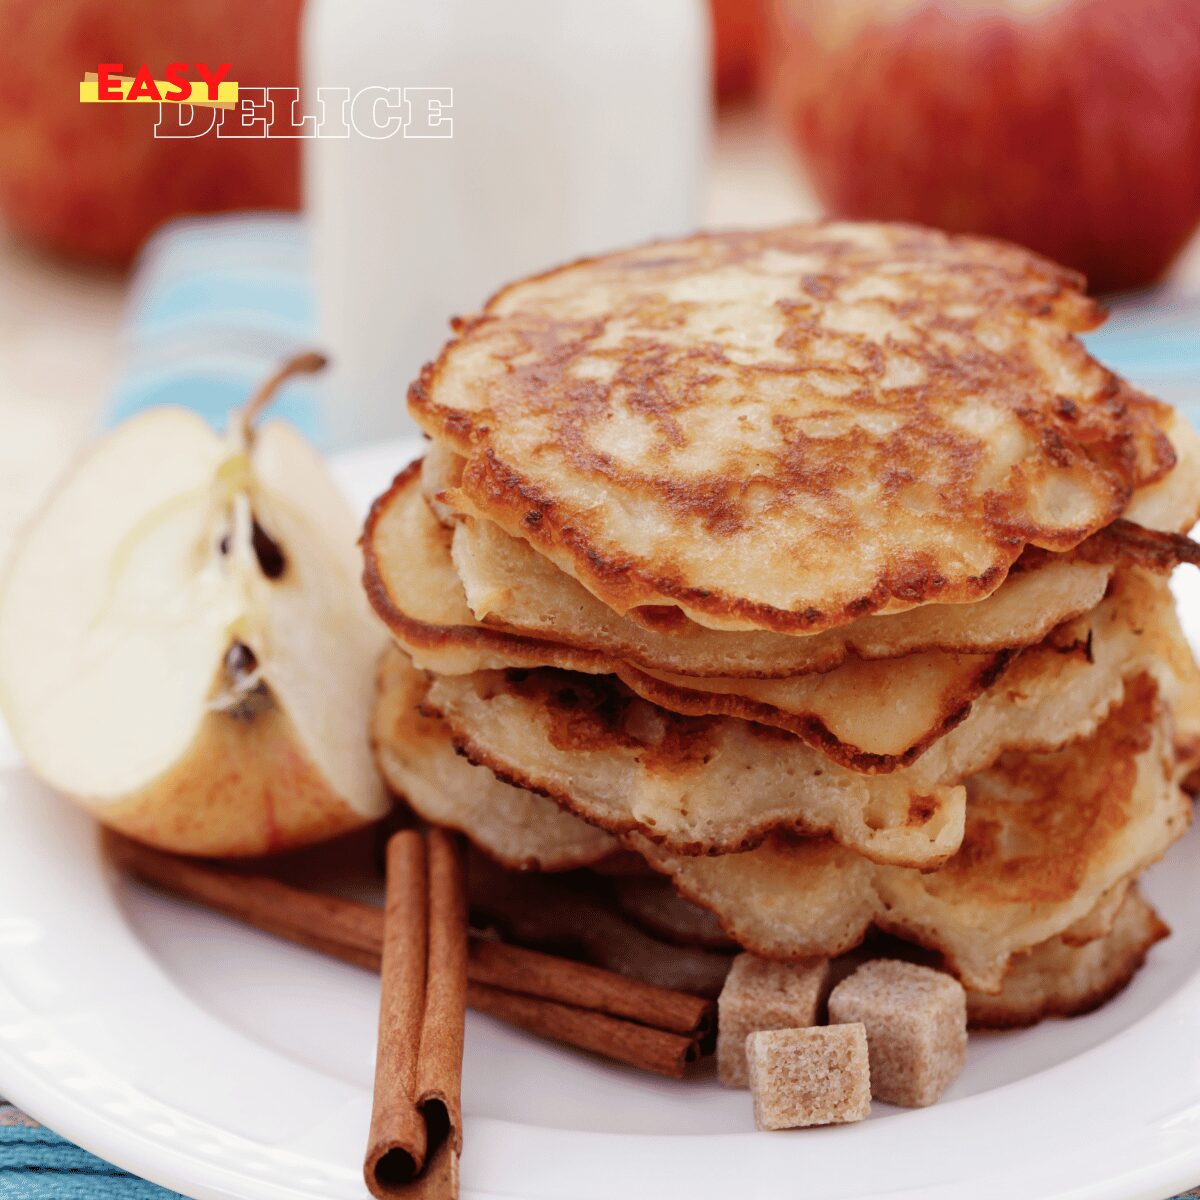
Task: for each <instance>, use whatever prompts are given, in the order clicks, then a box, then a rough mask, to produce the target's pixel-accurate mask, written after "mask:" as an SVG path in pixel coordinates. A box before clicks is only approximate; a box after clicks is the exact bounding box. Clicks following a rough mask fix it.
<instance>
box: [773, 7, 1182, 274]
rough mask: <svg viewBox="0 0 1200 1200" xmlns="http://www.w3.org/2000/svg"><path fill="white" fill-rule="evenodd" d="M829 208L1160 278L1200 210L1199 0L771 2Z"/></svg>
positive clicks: (799, 132)
mask: <svg viewBox="0 0 1200 1200" xmlns="http://www.w3.org/2000/svg"><path fill="white" fill-rule="evenodd" d="M769 7H770V25H771V43H772V61H771V64H770V68H769V73H770V89H771V93H772V96H773V100H774V104H775V106H776V108H777V110H778V112H779V113H780V114H781V115H782V117H783V119H784V121H785V122H786V124H787V127H788V128H789V130H790V132H791V134H792V136H793V137H794V140H795V142H796V144H797V145H798V146H799V148H800V150H801V152H802V155H803V158H804V160H805V164H806V166H807V168H808V172H809V175H810V179H811V182H812V184H813V187H814V188H815V190H816V192H817V194H818V196H819V198H820V200H821V201H822V203H823V204H824V205H825V206H826V207H827V208H828V209H829V210H830V211H831V212H833V213H837V214H841V215H845V216H849V217H881V218H890V219H899V220H911V221H918V222H922V223H924V224H929V225H937V226H941V227H942V228H945V229H950V230H958V231H972V232H979V233H987V234H993V235H995V236H998V237H1003V238H1008V239H1010V240H1012V241H1016V242H1020V243H1023V244H1024V245H1027V246H1031V247H1032V248H1034V249H1035V250H1039V251H1041V252H1042V253H1044V254H1047V255H1049V256H1050V257H1051V258H1053V259H1056V260H1058V261H1060V262H1065V263H1067V264H1069V265H1071V266H1073V267H1076V268H1078V269H1080V270H1082V271H1084V272H1085V273H1086V274H1087V276H1088V279H1089V282H1090V284H1091V287H1092V289H1093V290H1098V291H1106V290H1110V289H1118V288H1129V287H1135V286H1138V285H1142V284H1146V283H1150V282H1152V281H1153V280H1155V279H1157V278H1158V277H1159V276H1160V275H1162V273H1163V272H1164V271H1165V270H1166V268H1167V267H1168V266H1169V265H1170V263H1171V262H1172V260H1173V259H1174V257H1175V255H1176V254H1177V253H1178V251H1179V250H1180V249H1181V247H1182V246H1183V244H1184V243H1185V242H1186V241H1187V239H1188V236H1189V234H1191V233H1192V231H1193V230H1194V228H1195V227H1196V224H1197V220H1198V218H1200V3H1198V2H1197V0H769Z"/></svg>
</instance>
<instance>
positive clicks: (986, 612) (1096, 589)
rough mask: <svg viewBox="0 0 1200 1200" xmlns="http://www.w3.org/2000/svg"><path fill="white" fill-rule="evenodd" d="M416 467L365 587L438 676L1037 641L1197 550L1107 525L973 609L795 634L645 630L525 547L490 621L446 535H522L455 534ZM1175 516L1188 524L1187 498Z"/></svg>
mask: <svg viewBox="0 0 1200 1200" xmlns="http://www.w3.org/2000/svg"><path fill="white" fill-rule="evenodd" d="M416 472H417V468H416V467H415V466H413V467H409V468H408V469H407V470H406V471H405V472H403V473H402V474H401V475H400V476H398V477H397V480H396V482H395V483H394V484H393V485H392V488H391V489H389V491H388V492H387V493H386V494H385V495H384V496H382V497H381V498H380V499H379V500H378V501H377V502H376V504H375V507H374V509H373V510H372V514H371V517H370V519H369V520H368V522H367V528H366V532H365V534H364V554H365V583H366V587H367V591H368V594H369V596H370V598H371V602H372V604H373V605H374V607H375V610H376V612H378V614H379V615H380V616H381V617H382V618H383V620H384V621H385V623H386V624H387V625H388V627H389V628H390V630H391V631H392V634H393V636H394V637H395V638H396V640H397V641H398V642H400V644H401V645H402V646H403V647H404V648H405V649H406V650H407V651H408V653H409V654H410V655H411V656H412V657H413V658H414V660H415V661H416V662H417V664H418V666H421V667H423V668H425V669H428V670H434V671H437V672H439V673H441V674H466V673H470V672H472V671H479V670H490V669H499V668H504V667H509V666H557V667H561V668H563V669H567V670H577V671H589V672H602V673H611V672H613V671H615V670H617V668H618V665H619V664H625V665H626V666H628V667H629V668H630V669H637V670H642V671H645V672H661V673H668V674H670V673H675V674H681V675H694V676H698V677H712V676H727V677H738V678H743V679H752V678H767V679H770V678H784V677H790V676H796V675H803V674H808V673H812V672H825V671H830V670H832V669H834V668H836V667H837V666H839V665H840V664H841V663H843V662H845V661H846V660H847V658H850V657H857V658H859V659H862V660H866V661H875V660H880V659H892V658H897V657H901V656H904V655H907V654H915V653H925V652H928V651H931V650H945V651H948V652H951V653H960V654H996V653H1001V652H1004V651H1006V650H1011V649H1018V648H1021V647H1024V646H1027V645H1033V644H1034V643H1036V642H1039V641H1041V640H1042V638H1044V637H1045V636H1046V634H1047V633H1049V631H1050V630H1051V629H1052V628H1054V626H1055V625H1058V624H1060V623H1061V622H1062V621H1064V620H1068V619H1069V618H1071V617H1073V616H1078V615H1079V614H1081V613H1083V612H1086V611H1088V610H1089V609H1091V608H1092V607H1094V606H1095V605H1096V604H1097V603H1098V602H1099V601H1100V599H1101V598H1102V597H1103V595H1104V590H1105V588H1106V587H1107V584H1108V581H1109V578H1110V576H1111V574H1112V569H1113V565H1112V564H1113V563H1119V562H1123V561H1126V560H1129V559H1133V560H1135V561H1145V560H1146V559H1147V557H1148V556H1150V555H1157V560H1158V561H1156V562H1154V563H1153V564H1152V565H1154V566H1155V568H1156V569H1160V570H1165V569H1167V568H1169V566H1171V565H1173V563H1174V562H1176V561H1179V559H1180V558H1181V557H1186V555H1187V554H1188V553H1190V552H1194V547H1191V546H1190V545H1188V546H1185V545H1182V544H1180V543H1179V542H1178V540H1177V539H1170V540H1168V541H1167V544H1166V545H1165V546H1150V547H1147V546H1146V544H1145V536H1143V537H1142V538H1140V539H1139V540H1138V541H1137V542H1134V541H1133V540H1131V539H1130V538H1128V537H1121V536H1119V534H1120V527H1112V526H1110V527H1109V528H1108V529H1106V530H1104V531H1102V532H1101V533H1100V534H1098V535H1095V537H1094V538H1092V539H1089V540H1088V542H1085V543H1084V544H1083V545H1082V546H1081V547H1079V548H1078V549H1077V550H1076V551H1075V552H1073V553H1072V555H1070V556H1056V555H1046V554H1041V553H1039V554H1034V555H1027V556H1026V558H1025V559H1023V560H1022V561H1021V563H1019V564H1018V567H1017V568H1016V569H1014V571H1012V572H1010V575H1009V578H1008V580H1007V582H1006V583H1005V584H1004V586H1003V587H1001V588H1000V589H999V590H998V591H996V592H995V593H993V595H991V596H990V597H988V598H987V599H986V600H983V601H980V602H979V603H977V604H973V605H938V606H926V607H924V608H918V609H913V610H912V611H910V612H908V613H902V614H900V615H898V616H893V617H886V618H881V617H867V618H864V619H863V620H861V621H857V622H855V623H854V624H852V625H848V626H846V627H845V628H844V629H842V630H836V631H831V632H828V633H823V634H816V635H813V636H811V637H789V636H787V635H785V634H776V633H763V632H758V633H718V632H714V631H712V630H706V629H702V628H701V627H700V626H698V625H695V624H693V623H691V622H683V624H682V626H681V627H680V628H677V629H675V630H673V631H670V632H667V631H655V630H647V629H644V628H642V627H641V626H639V625H637V624H635V623H634V622H632V621H629V620H627V619H625V618H622V617H619V616H617V615H616V614H615V613H612V612H611V611H610V610H609V609H607V608H605V606H604V605H603V604H601V603H600V602H599V601H598V600H596V599H595V597H593V596H591V595H590V594H589V593H588V592H587V591H586V590H584V589H583V588H581V587H580V586H579V585H578V584H577V583H575V581H574V580H572V579H570V578H569V577H568V576H566V575H564V574H563V573H562V572H561V571H559V570H558V569H557V568H556V567H554V566H553V565H552V564H550V563H549V562H548V561H547V560H546V559H544V558H542V557H541V555H539V554H537V553H535V552H533V551H532V550H530V549H529V548H528V547H527V546H526V547H525V551H526V553H525V554H524V555H522V556H519V557H518V558H517V559H516V560H514V561H513V562H512V564H511V569H510V568H509V567H505V568H504V570H503V573H502V576H501V578H502V585H500V586H497V585H496V584H495V583H494V582H493V583H492V584H489V585H488V595H489V596H490V598H491V599H490V601H488V603H491V604H493V605H494V604H501V603H502V605H503V607H504V609H505V620H503V621H502V622H501V621H498V620H497V618H496V615H495V614H494V613H493V612H491V611H490V610H489V609H488V608H487V605H486V604H485V605H484V606H483V607H482V608H481V609H480V611H481V612H482V613H483V615H484V617H485V619H486V621H487V624H486V625H485V624H484V623H482V622H481V621H480V620H479V619H478V617H477V615H476V613H474V612H472V610H471V607H470V603H469V601H470V595H469V585H468V592H467V593H465V592H464V586H463V583H462V582H460V575H461V576H462V577H463V578H465V579H469V578H470V577H471V571H470V567H469V566H468V565H464V562H463V560H462V559H461V558H458V561H457V562H452V561H451V553H450V550H451V540H452V539H453V544H454V547H455V550H456V557H457V547H458V546H459V544H460V540H461V539H462V538H463V537H465V536H466V535H467V533H468V531H470V530H472V529H479V528H483V527H484V526H487V527H488V528H490V529H491V530H493V531H495V533H494V535H493V534H490V533H489V534H486V535H485V536H484V537H483V538H482V539H481V541H482V543H483V544H488V543H493V542H494V543H497V544H498V552H499V553H500V554H503V553H504V552H505V551H506V549H507V548H508V547H513V546H517V545H524V543H520V542H518V541H517V540H515V539H513V538H509V537H507V535H504V534H502V533H500V532H499V531H496V530H495V526H491V525H490V523H488V522H465V523H462V524H460V525H459V526H458V527H457V528H456V529H455V530H454V532H453V533H451V531H450V530H447V529H445V528H443V527H442V526H441V525H440V524H439V523H438V522H437V521H436V520H435V519H434V517H433V515H432V513H431V512H430V511H429V509H428V508H427V507H426V506H425V505H424V504H422V503H421V500H420V497H419V496H418V494H417V493H418V490H419V488H418V484H417V480H416V478H415V475H416ZM1162 507H1163V506H1161V505H1160V506H1159V508H1160V510H1161V509H1162ZM1174 511H1175V514H1176V515H1181V514H1182V515H1183V516H1184V517H1185V519H1186V520H1187V521H1190V520H1191V515H1192V510H1191V508H1190V507H1188V506H1186V505H1185V504H1179V505H1178V506H1177V507H1176V508H1175V510H1174ZM493 566H494V563H493ZM491 575H492V577H493V579H494V578H495V572H494V571H492V572H491ZM475 602H476V603H477V604H478V603H479V597H478V595H476V597H475ZM514 622H515V623H514Z"/></svg>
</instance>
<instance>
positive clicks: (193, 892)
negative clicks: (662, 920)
mask: <svg viewBox="0 0 1200 1200" xmlns="http://www.w3.org/2000/svg"><path fill="white" fill-rule="evenodd" d="M104 843H105V847H106V850H107V853H108V855H109V857H110V859H111V860H112V861H113V862H114V863H116V865H118V866H119V867H121V868H122V869H123V870H124V871H126V872H127V873H128V874H130V875H133V876H136V877H137V878H139V879H142V880H143V881H145V882H147V883H150V884H153V885H155V886H157V887H160V888H162V889H164V890H165V891H169V892H172V893H174V894H176V895H180V896H184V897H187V898H189V899H192V900H196V901H199V902H200V903H202V904H205V905H207V906H208V907H210V908H215V909H217V910H218V911H220V912H223V913H225V914H226V915H228V916H231V917H234V918H236V919H238V920H242V921H245V922H247V923H249V924H251V925H254V926H255V927H256V928H259V929H262V930H264V931H265V932H267V933H272V934H274V935H276V936H278V937H282V938H286V939H287V940H289V941H293V942H296V943H298V944H300V945H302V946H307V947H309V948H310V949H314V950H318V951H320V952H321V953H323V954H327V955H331V956H332V957H334V958H339V959H341V960H342V961H344V962H350V963H354V964H356V965H358V966H362V967H366V968H368V969H369V970H375V971H378V970H379V969H380V960H381V955H382V949H383V924H384V914H383V911H382V910H381V909H379V908H376V907H374V906H373V905H369V904H362V903H359V902H357V901H353V900H342V899H339V898H337V897H333V896H323V895H316V894H314V893H311V892H306V891H304V890H303V889H300V888H296V887H292V886H290V885H288V884H284V883H280V882H278V881H277V880H274V879H270V878H266V877H262V876H255V875H245V874H241V873H238V872H234V871H232V870H230V869H229V868H227V867H219V866H213V865H211V864H207V863H203V862H198V861H196V860H194V859H186V858H177V857H176V856H174V855H171V854H167V853H164V852H163V851H160V850H155V849H152V848H151V847H149V846H144V845H142V844H141V843H138V842H132V841H130V840H129V839H127V838H124V837H122V836H120V835H119V834H115V833H112V832H111V831H105V833H104ZM467 975H468V979H469V980H470V981H471V982H470V986H469V990H468V1003H469V1004H470V1005H471V1007H473V1008H477V1009H478V1010H479V1011H481V1012H488V1013H491V1014H492V1015H493V1016H496V1017H498V1018H500V1019H501V1020H506V1021H510V1022H511V1023H512V1024H516V1025H519V1026H520V1027H521V1028H523V1029H526V1030H528V1031H529V1032H531V1033H535V1034H538V1035H540V1036H543V1037H550V1038H555V1039H557V1040H559V1041H564V1042H567V1043H568V1044H570V1045H574V1046H578V1047H579V1048H580V1049H585V1050H590V1051H592V1052H594V1053H597V1054H602V1055H605V1056H606V1057H609V1058H613V1059H616V1060H618V1061H620V1062H625V1063H628V1064H630V1065H631V1066H635V1067H640V1068H642V1069H645V1070H649V1071H656V1072H659V1073H663V1074H670V1075H678V1074H681V1073H682V1070H683V1064H684V1062H685V1061H689V1060H690V1057H691V1056H694V1055H695V1053H696V1052H697V1050H698V1049H701V1048H705V1049H706V1048H708V1047H707V1042H708V1038H709V1035H710V1033H711V1026H712V1022H713V1005H712V1002H711V1001H708V1000H705V999H703V998H702V997H699V996H693V995H691V994H689V993H687V992H677V991H673V990H671V989H670V988H663V987H657V986H655V985H653V984H648V983H643V982H641V981H639V980H636V979H631V978H629V977H628V976H625V975H618V974H616V973H615V972H612V971H605V970H602V969H601V968H599V967H593V966H590V965H588V964H586V963H578V962H574V961H572V960H570V959H564V958H557V957H555V956H553V955H549V954H542V953H540V952H539V951H536V950H527V949H525V948H524V947H521V946H511V945H507V944H505V943H503V942H494V941H488V940H486V939H484V938H471V939H470V943H469V950H468V960H467ZM563 1008H566V1009H570V1010H572V1011H571V1012H569V1013H563V1012H562V1011H560V1010H561V1009H563ZM568 1018H569V1019H568ZM631 1022H633V1023H636V1024H637V1025H638V1026H644V1027H645V1028H646V1029H647V1030H649V1031H650V1032H651V1033H658V1034H665V1035H671V1034H678V1035H681V1037H682V1039H683V1042H684V1044H685V1047H686V1048H685V1049H684V1050H683V1051H681V1049H680V1044H679V1043H678V1042H676V1041H670V1040H667V1041H663V1040H661V1039H659V1038H654V1037H647V1036H645V1035H644V1034H642V1033H638V1032H634V1033H629V1032H628V1031H627V1030H625V1029H624V1028H622V1026H623V1025H626V1024H629V1023H631Z"/></svg>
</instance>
